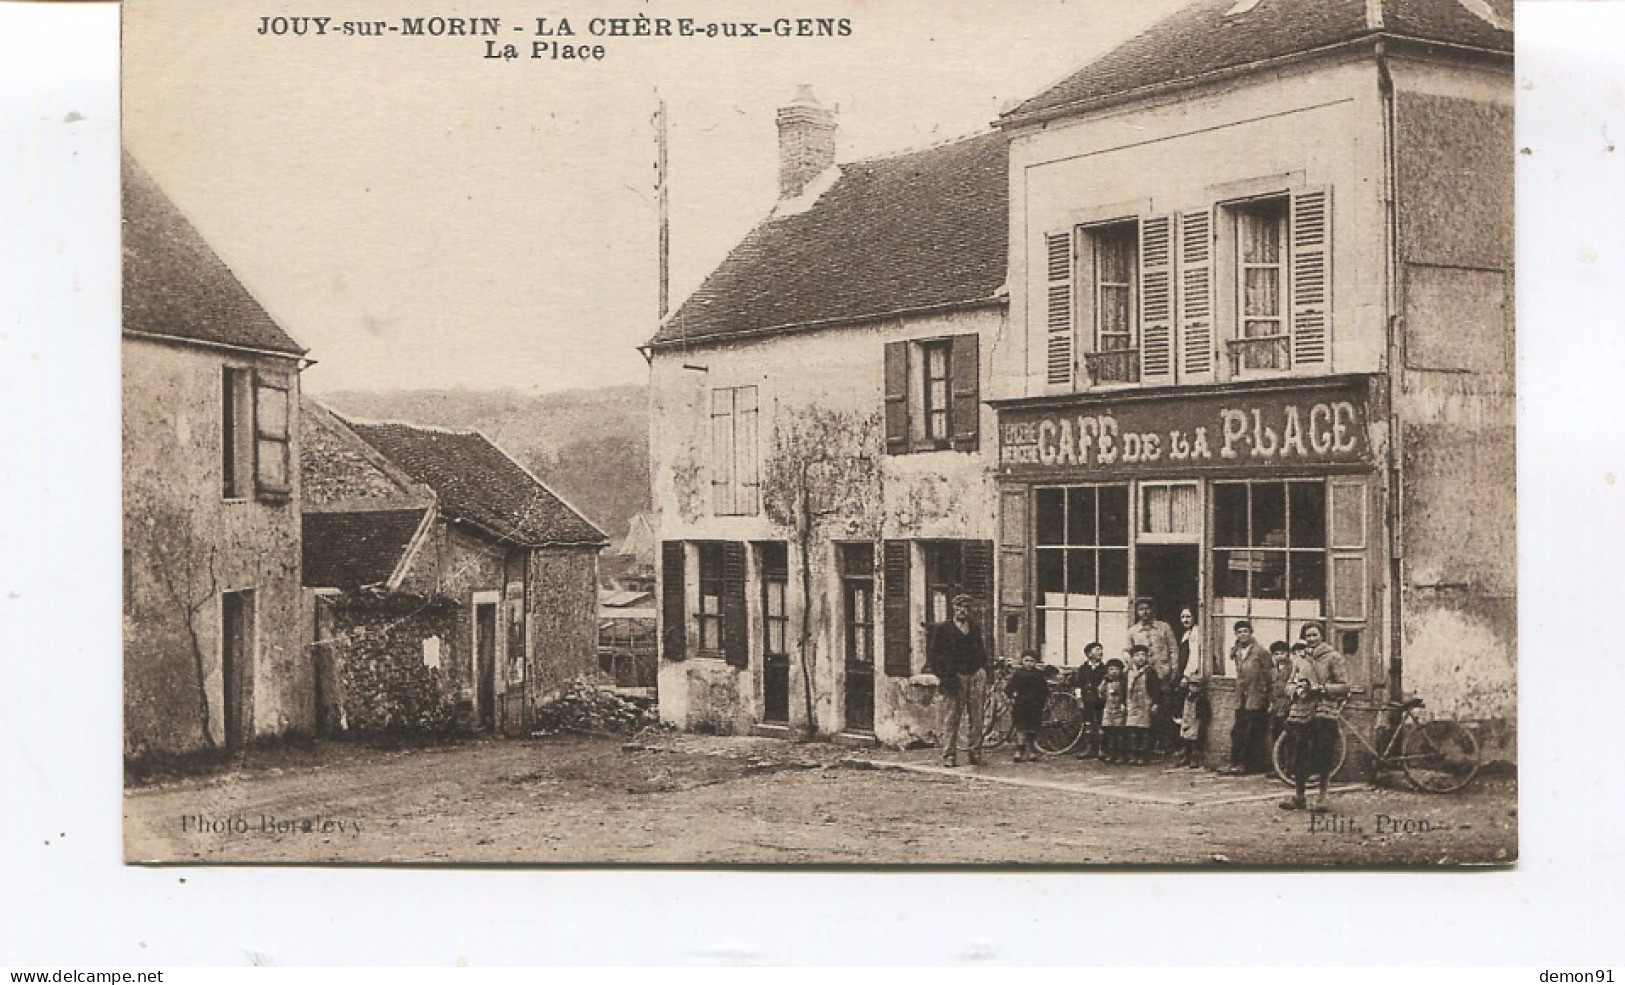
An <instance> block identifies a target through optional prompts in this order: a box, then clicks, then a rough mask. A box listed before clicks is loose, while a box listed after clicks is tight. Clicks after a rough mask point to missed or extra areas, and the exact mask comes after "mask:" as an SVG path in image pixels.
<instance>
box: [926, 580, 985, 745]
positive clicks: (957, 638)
mask: <svg viewBox="0 0 1625 985" xmlns="http://www.w3.org/2000/svg"><path fill="white" fill-rule="evenodd" d="M974 601H975V600H974V599H972V598H971V597H970V596H969V595H956V596H954V600H953V618H952V619H950V620H948V621H947V622H944V623H938V624H937V625H935V626H932V627H931V634H930V636H928V637H927V639H926V646H925V666H926V670H928V671H929V672H931V673H933V674H935V675H937V680H939V681H941V689H942V696H943V701H944V702H945V704H946V707H945V708H944V716H945V721H944V723H943V732H944V733H945V735H944V739H943V752H942V765H944V766H958V765H959V723H960V721H961V720H962V719H963V718H965V717H967V716H966V712H969V716H968V717H969V718H970V735H969V736H967V737H966V740H965V746H966V750H967V751H968V752H969V753H970V763H971V765H972V766H981V765H982V701H983V697H984V696H985V692H986V691H987V647H986V646H984V645H983V643H982V630H981V627H979V626H977V625H976V623H974V622H972V621H971V617H970V610H971V604H972V603H973V602H974Z"/></svg>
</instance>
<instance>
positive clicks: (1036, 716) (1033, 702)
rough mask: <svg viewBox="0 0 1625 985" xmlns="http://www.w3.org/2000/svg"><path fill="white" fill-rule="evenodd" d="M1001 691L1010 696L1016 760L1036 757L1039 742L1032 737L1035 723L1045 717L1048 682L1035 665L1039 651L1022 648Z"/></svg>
mask: <svg viewBox="0 0 1625 985" xmlns="http://www.w3.org/2000/svg"><path fill="white" fill-rule="evenodd" d="M1004 693H1005V695H1006V696H1007V697H1008V698H1009V699H1010V720H1011V722H1012V723H1013V724H1014V725H1015V727H1016V742H1017V744H1016V762H1018V763H1019V762H1022V761H1024V760H1025V761H1031V762H1037V761H1038V746H1037V745H1036V744H1035V742H1034V739H1035V738H1036V737H1037V735H1038V726H1039V725H1041V724H1042V723H1043V721H1044V702H1045V701H1046V700H1048V698H1049V685H1048V684H1047V683H1046V682H1045V680H1044V672H1043V670H1042V669H1040V668H1039V666H1038V651H1037V650H1023V651H1022V653H1021V666H1019V667H1017V668H1016V669H1015V670H1014V671H1013V672H1011V674H1010V680H1008V681H1006V682H1005V685H1004Z"/></svg>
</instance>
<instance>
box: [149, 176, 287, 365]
mask: <svg viewBox="0 0 1625 985" xmlns="http://www.w3.org/2000/svg"><path fill="white" fill-rule="evenodd" d="M124 330H125V331H127V332H141V333H145V334H150V335H165V336H170V337H173V338H183V339H193V340H196V341H199V342H215V343H221V344H224V345H235V346H243V347H246V348H250V349H264V350H269V351H272V352H285V353H288V354H289V355H293V356H298V355H303V354H304V352H305V351H306V350H305V348H304V346H301V345H300V344H299V343H297V342H295V341H294V340H293V339H292V338H290V337H289V336H288V333H286V332H284V331H283V330H282V328H281V327H280V326H279V325H277V323H276V322H274V321H272V320H271V316H270V315H268V314H266V313H265V309H264V308H262V307H260V303H259V302H258V301H256V300H254V296H253V295H251V294H249V293H248V290H247V289H246V288H245V287H243V285H242V284H240V283H239V282H238V281H237V278H236V276H234V275H233V274H232V272H231V270H230V269H229V268H228V267H227V266H226V265H225V263H224V262H222V261H221V259H220V257H219V256H218V255H217V254H216V253H215V252H214V250H213V249H212V248H211V247H210V246H209V244H208V243H206V242H204V241H203V237H202V236H200V235H198V231H197V230H196V229H195V228H193V226H192V224H191V223H190V222H188V221H187V220H186V217H185V216H183V215H181V213H180V210H179V209H177V208H176V207H175V203H173V202H171V201H170V200H169V196H167V195H165V194H164V192H163V190H162V189H161V188H159V187H158V185H157V184H156V183H155V182H154V181H153V180H152V178H151V177H150V176H149V175H148V174H147V172H146V171H145V170H143V169H142V167H141V165H139V164H137V163H136V162H135V159H134V158H132V157H131V156H130V155H129V154H125V155H124Z"/></svg>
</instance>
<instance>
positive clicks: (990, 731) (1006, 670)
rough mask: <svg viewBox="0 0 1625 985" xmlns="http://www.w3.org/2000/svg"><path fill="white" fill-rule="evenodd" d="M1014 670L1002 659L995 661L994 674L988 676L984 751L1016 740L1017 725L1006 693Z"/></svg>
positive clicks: (983, 721)
mask: <svg viewBox="0 0 1625 985" xmlns="http://www.w3.org/2000/svg"><path fill="white" fill-rule="evenodd" d="M1012 669H1013V666H1012V664H1011V663H1010V661H1008V660H1005V659H1002V658H1000V659H997V660H994V661H993V672H992V673H991V674H989V675H988V685H987V710H986V711H985V712H984V713H983V715H982V726H983V727H982V748H984V749H996V748H998V747H999V746H1002V745H1004V744H1005V743H1006V742H1008V741H1010V740H1011V739H1013V738H1015V735H1016V723H1015V721H1014V720H1013V719H1012V718H1011V717H1010V698H1009V697H1008V696H1006V695H1005V693H1004V685H1005V684H1006V683H1007V682H1008V681H1009V680H1010V671H1011V670H1012Z"/></svg>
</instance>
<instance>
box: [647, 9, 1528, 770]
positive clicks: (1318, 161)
mask: <svg viewBox="0 0 1625 985" xmlns="http://www.w3.org/2000/svg"><path fill="white" fill-rule="evenodd" d="M1511 72H1512V32H1511V5H1510V4H1509V3H1505V2H1501V0H1494V2H1485V3H1476V2H1475V3H1466V2H1461V0H1407V2H1404V3H1399V2H1395V0H1239V2H1238V0H1199V2H1197V3H1195V4H1193V5H1191V6H1190V7H1188V8H1186V9H1184V10H1182V11H1180V12H1179V13H1177V14H1175V15H1173V16H1171V17H1169V18H1167V19H1166V20H1164V21H1162V22H1160V23H1158V24H1157V25H1155V26H1153V27H1152V28H1151V29H1149V30H1147V31H1146V32H1144V33H1142V34H1141V35H1139V36H1137V37H1135V38H1133V39H1131V40H1130V41H1128V42H1127V43H1125V44H1124V45H1122V46H1120V47H1119V48H1117V49H1115V50H1113V51H1111V52H1109V53H1108V54H1106V55H1105V56H1103V57H1102V58H1100V59H1098V60H1097V61H1095V62H1093V63H1091V64H1089V65H1087V66H1085V67H1083V68H1082V69H1080V70H1079V71H1078V72H1076V73H1074V74H1073V75H1072V76H1070V77H1068V78H1067V79H1065V80H1063V81H1062V82H1060V83H1058V84H1056V85H1055V86H1053V87H1051V88H1050V89H1048V90H1046V91H1044V92H1042V93H1040V94H1038V95H1036V96H1034V97H1033V98H1031V99H1028V100H1026V101H1025V102H1023V103H1021V104H1019V105H1017V106H1015V107H1013V108H1012V109H1011V110H1009V111H1008V112H1006V113H1005V114H1004V115H1003V116H1001V118H1000V119H999V120H998V121H997V131H996V132H995V133H994V134H993V135H989V136H984V137H976V138H971V139H970V140H968V141H961V142H957V143H954V144H950V145H947V146H944V147H940V148H934V149H932V150H930V151H925V152H920V155H919V156H910V155H900V156H898V157H896V158H888V159H883V160H881V161H874V162H860V163H859V164H857V165H849V166H845V167H840V168H835V167H832V161H833V154H832V152H831V150H830V149H829V148H830V147H831V146H832V145H829V144H827V143H826V142H824V141H823V138H824V136H825V135H826V133H827V132H828V131H829V129H830V128H831V127H832V126H833V121H832V120H831V119H830V118H829V116H828V114H827V113H824V112H823V111H822V110H821V109H819V108H818V107H817V106H816V104H814V103H813V102H812V101H811V100H810V99H808V98H805V93H804V94H803V97H801V98H798V100H797V102H796V103H795V104H793V105H791V106H789V107H786V108H785V109H784V110H781V111H780V117H779V124H780V132H781V172H780V176H781V185H783V188H782V191H783V199H782V200H781V202H780V205H779V207H778V209H776V210H775V213H774V215H773V216H772V217H770V218H769V219H768V220H767V221H766V222H764V223H763V224H762V225H761V226H760V227H758V229H757V230H755V231H754V232H753V233H751V235H750V236H749V237H747V239H746V240H745V241H744V242H743V243H741V244H740V246H739V247H738V248H737V249H736V250H735V251H734V253H733V254H732V255H731V256H730V257H729V258H728V260H727V261H725V262H724V264H723V265H722V266H721V267H720V268H718V270H717V271H716V272H715V273H713V275H712V277H711V278H710V279H708V280H707V282H706V284H705V285H704V286H703V287H702V288H701V290H700V291H699V292H698V293H697V294H696V295H695V296H694V297H693V298H690V299H689V301H688V302H687V303H685V304H684V305H683V307H682V308H681V309H680V310H679V311H678V312H677V313H676V314H675V315H674V316H673V317H671V318H669V319H667V320H666V321H665V322H664V323H663V325H662V327H661V330H660V333H659V334H658V335H657V336H656V337H655V339H654V340H653V342H652V343H651V344H650V346H649V352H650V357H651V381H652V383H651V390H652V395H653V396H652V402H653V406H652V415H651V421H652V432H651V450H652V455H653V456H654V463H653V464H654V494H655V495H654V501H655V503H656V505H657V509H658V512H659V530H660V537H661V540H662V548H661V549H662V557H661V563H660V583H661V607H662V611H661V626H662V656H663V659H662V662H661V707H662V714H663V716H665V717H666V718H667V719H668V720H670V721H674V722H676V723H678V724H681V725H685V726H688V727H702V726H703V727H711V728H718V729H724V730H731V731H737V730H742V729H745V728H749V727H760V726H761V725H762V723H764V722H766V723H774V722H784V723H786V724H788V725H790V726H796V725H803V724H806V721H807V719H808V718H809V717H811V718H814V719H816V724H817V727H818V730H820V731H825V732H830V731H841V730H846V731H861V732H865V733H866V734H873V736H874V737H875V738H876V739H878V740H879V741H882V742H888V743H903V742H907V741H910V740H911V739H914V738H921V737H925V738H929V735H930V731H931V727H932V721H933V719H932V714H931V712H932V705H933V703H934V698H935V695H934V694H933V693H932V692H931V691H930V690H929V689H927V688H922V687H919V686H916V685H912V684H909V683H907V677H908V675H909V674H910V673H912V672H914V671H917V670H918V669H919V668H920V661H921V657H922V654H921V653H920V650H921V642H922V633H923V632H924V627H925V626H926V625H928V624H929V623H931V622H934V621H937V620H940V619H941V618H942V617H943V613H942V606H941V601H942V600H943V598H944V597H945V593H946V592H947V591H949V590H950V587H951V590H960V589H964V590H968V591H970V592H971V593H972V594H974V595H977V596H978V597H980V598H982V599H984V600H985V602H984V607H983V609H982V611H981V613H980V614H979V616H980V619H981V621H982V624H983V626H984V629H985V630H986V631H987V633H988V636H989V638H990V643H991V644H992V646H993V648H994V649H995V650H996V652H998V653H1000V654H1002V655H1004V656H1015V655H1016V654H1018V653H1019V652H1020V651H1021V650H1022V649H1024V648H1027V647H1035V648H1037V649H1038V650H1039V651H1040V653H1041V654H1042V655H1043V658H1044V659H1045V660H1046V661H1047V662H1050V663H1053V664H1057V665H1061V666H1067V665H1071V664H1075V663H1077V662H1079V661H1080V660H1081V659H1082V654H1083V649H1084V647H1085V645H1086V644H1088V643H1090V642H1093V641H1096V640H1098V641H1100V642H1101V643H1103V644H1105V646H1106V647H1107V649H1108V651H1109V652H1112V651H1120V650H1121V649H1122V648H1123V647H1124V646H1125V644H1126V641H1127V630H1128V626H1129V623H1130V621H1131V620H1132V614H1131V609H1132V605H1131V600H1133V599H1135V598H1137V597H1141V596H1151V597H1153V598H1155V600H1156V605H1157V608H1158V612H1157V614H1158V616H1159V618H1161V619H1164V620H1166V621H1168V622H1170V623H1173V624H1177V616H1178V612H1179V609H1180V608H1181V607H1184V606H1190V607H1193V608H1194V609H1195V610H1196V611H1197V612H1198V613H1199V622H1200V627H1201V628H1200V633H1201V639H1202V642H1203V644H1204V646H1205V648H1206V652H1207V653H1208V654H1209V655H1210V659H1211V657H1212V655H1219V654H1223V653H1224V651H1225V649H1226V648H1227V646H1228V643H1229V641H1230V626H1231V625H1232V624H1233V623H1234V622H1235V621H1236V620H1238V619H1243V618H1245V619H1248V620H1250V621H1251V622H1252V623H1253V625H1254V627H1255V629H1256V631H1257V635H1258V636H1259V637H1260V638H1261V639H1262V640H1264V641H1265V642H1273V641H1275V640H1278V639H1282V640H1284V639H1290V638H1295V637H1296V636H1297V634H1298V632H1299V631H1300V629H1301V627H1302V626H1303V625H1304V624H1305V623H1306V622H1308V621H1317V622H1321V623H1323V624H1324V625H1325V626H1326V628H1327V630H1328V633H1329V639H1330V641H1331V643H1332V645H1334V646H1335V647H1337V648H1338V649H1339V650H1340V651H1341V652H1342V653H1343V654H1344V655H1345V657H1346V659H1347V661H1348V664H1349V666H1350V668H1351V671H1352V674H1353V676H1354V678H1355V680H1354V683H1355V684H1356V687H1357V689H1358V692H1359V693H1360V694H1361V695H1362V696H1364V697H1368V698H1372V699H1380V698H1382V697H1385V696H1387V697H1395V696H1398V695H1399V694H1400V693H1401V692H1403V693H1405V694H1406V695H1410V694H1417V695H1420V696H1422V697H1424V698H1425V699H1426V700H1427V702H1428V706H1429V708H1430V709H1432V710H1433V711H1435V712H1436V713H1439V714H1442V715H1447V716H1451V717H1455V718H1459V719H1462V720H1466V721H1471V722H1476V723H1479V724H1480V725H1481V726H1482V730H1481V736H1482V737H1483V738H1485V739H1486V741H1487V744H1488V745H1489V746H1490V747H1491V749H1492V753H1493V752H1494V751H1495V750H1497V749H1498V748H1499V749H1501V750H1505V751H1508V752H1510V748H1511V745H1510V743H1511V729H1512V723H1513V721H1514V708H1515V700H1516V698H1515V695H1516V653H1515V640H1516V604H1515V570H1516V562H1515V506H1514V497H1513V481H1514V480H1513V476H1514V466H1515V459H1514V445H1513V432H1514V421H1515V411H1514V388H1513V384H1514V366H1513V325H1512V297H1513V279H1514V268H1513V259H1514V258H1513V251H1512V228H1513V222H1512V211H1511V208H1512V167H1511V161H1512V156H1511V154H1512V74H1511ZM994 171H997V172H998V173H999V174H1000V175H1001V176H1002V177H1003V179H1004V183H1003V184H1002V186H1001V187H999V188H997V189H994V188H989V187H986V186H985V185H984V183H983V181H982V178H984V177H986V176H988V175H990V174H992V173H993V172H994ZM948 174H955V175H956V177H955V178H954V179H953V180H952V181H947V180H944V178H943V176H944V175H948ZM888 176H890V178H891V179H892V180H890V181H888ZM950 185H951V186H952V190H951V191H950V190H948V189H949V186H950ZM843 192H847V193H852V194H851V197H850V199H849V198H843V195H842V193H843ZM933 196H935V197H933ZM856 202H861V203H864V204H863V205H858V204H854V203H856ZM994 203H996V204H997V206H998V207H999V209H1000V217H999V218H998V220H997V221H993V220H991V219H989V218H988V217H987V216H986V215H985V214H983V212H982V211H981V209H982V207H984V206H987V205H990V204H994ZM989 239H997V240H998V241H999V243H1000V246H999V249H998V250H997V251H996V255H995V251H993V250H990V249H989V248H988V242H987V240H989ZM995 262H996V265H997V269H986V268H987V265H991V264H994V263H995ZM961 277H963V280H962V281H961V280H960V278H961ZM919 284H934V285H946V286H947V287H946V288H945V290H944V291H943V292H942V296H941V297H940V298H929V299H921V300H919V301H918V303H911V302H906V301H900V300H899V299H898V293H899V292H900V291H901V290H902V287H901V285H919ZM1001 284H1002V285H1004V286H1003V287H1002V288H1001V287H1000V286H999V285H1001ZM1005 292H1007V293H1008V296H1007V297H1006V294H1005ZM973 353H974V358H973V356H972V354H973ZM973 363H974V365H976V367H977V372H976V376H975V379H974V380H971V379H969V378H968V376H967V378H965V379H959V378H956V376H955V372H956V371H959V370H964V369H965V368H966V367H968V366H970V365H972V364H973ZM944 395H946V396H944ZM961 398H963V399H961ZM973 408H974V409H973ZM802 420H805V421H807V422H808V423H807V424H805V425H801V424H798V423H797V422H798V421H802ZM832 435H839V437H838V438H834V437H832ZM751 449H754V453H750V450H751ZM858 462H867V463H871V464H869V465H866V466H859V465H857V464H856V463H858ZM770 463H773V464H771V465H770ZM820 475H822V476H825V477H827V481H826V482H824V483H823V485H822V486H819V485H818V484H816V483H814V484H809V482H808V481H807V478H808V477H816V476H820ZM786 504H788V505H786ZM803 545H805V546H804V547H803ZM950 559H951V560H950ZM780 599H782V600H783V601H782V602H781V601H780ZM853 613H858V614H859V615H857V616H854V615H852V614H853ZM781 633H782V636H780V635H775V634H781ZM781 640H782V641H781ZM869 641H873V646H872V649H868V650H866V649H865V648H866V647H868V646H870V643H869ZM865 652H868V653H872V654H875V655H876V656H874V657H873V658H872V662H871V663H870V664H869V665H868V666H869V667H870V668H878V669H874V670H871V671H870V672H869V673H865V672H864V668H865V664H864V661H863V659H862V658H861V657H858V656H855V654H861V653H865ZM784 654H787V656H785V655H784ZM1213 663H1214V664H1216V665H1218V667H1219V669H1220V670H1221V677H1220V680H1219V681H1218V683H1217V685H1216V687H1215V689H1214V695H1213V703H1214V706H1215V710H1214V714H1215V720H1217V721H1228V717H1229V711H1230V707H1231V698H1232V694H1233V692H1232V691H1231V688H1230V682H1229V681H1228V680H1226V679H1225V677H1226V675H1229V674H1231V673H1233V671H1234V668H1233V667H1231V666H1230V665H1229V664H1228V662H1226V661H1223V660H1222V659H1214V660H1213ZM786 666H789V667H791V668H793V673H792V674H791V678H792V679H791V681H790V682H789V684H788V686H787V685H786V684H785V682H784V674H785V670H784V669H783V668H785V667H786ZM870 680H872V681H873V682H874V684H873V687H872V691H871V690H870V685H869V684H868V683H867V682H868V681H870ZM787 694H788V700H787V698H786V695H787ZM809 694H810V695H811V698H812V700H811V702H810V703H809V702H807V700H806V698H807V695H809ZM871 695H872V697H871ZM871 702H872V703H871ZM786 705H788V708H787V707H786ZM809 707H810V711H809ZM870 708H872V709H873V717H872V719H871V717H870V714H869V711H870ZM1224 731H1225V730H1223V729H1214V730H1213V732H1214V735H1213V740H1214V741H1212V742H1210V748H1209V753H1210V755H1212V756H1215V757H1219V756H1223V755H1224V754H1225V753H1226V752H1227V750H1226V749H1225V742H1224V735H1223V734H1222V733H1223V732H1224Z"/></svg>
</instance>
